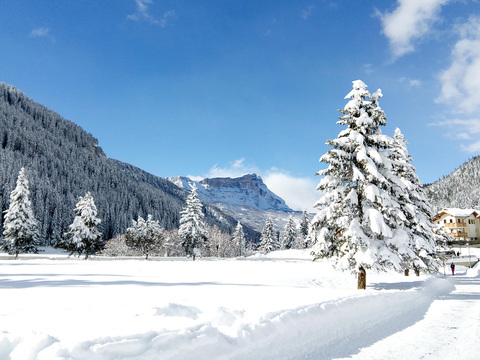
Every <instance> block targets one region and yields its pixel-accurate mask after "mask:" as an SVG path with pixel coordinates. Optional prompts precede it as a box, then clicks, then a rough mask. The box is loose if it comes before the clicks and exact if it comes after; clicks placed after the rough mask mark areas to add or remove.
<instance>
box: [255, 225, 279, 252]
mask: <svg viewBox="0 0 480 360" xmlns="http://www.w3.org/2000/svg"><path fill="white" fill-rule="evenodd" d="M278 249H280V242H279V241H278V239H277V234H276V232H275V229H274V226H273V221H272V218H271V216H268V217H267V220H266V221H265V226H264V227H263V230H262V236H261V237H260V246H259V250H260V251H261V252H263V253H264V254H268V253H269V252H271V251H275V250H278Z"/></svg>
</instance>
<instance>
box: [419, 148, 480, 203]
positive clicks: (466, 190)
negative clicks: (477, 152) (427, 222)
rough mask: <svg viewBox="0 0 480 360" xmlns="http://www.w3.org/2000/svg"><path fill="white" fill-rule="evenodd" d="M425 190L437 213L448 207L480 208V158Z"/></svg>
mask: <svg viewBox="0 0 480 360" xmlns="http://www.w3.org/2000/svg"><path fill="white" fill-rule="evenodd" d="M425 189H426V194H427V196H428V198H429V199H430V202H431V203H432V206H433V208H434V210H436V211H438V210H441V209H443V208H446V207H458V208H475V209H478V208H480V156H477V157H474V158H473V159H471V160H470V161H467V162H466V163H464V164H463V165H461V166H460V167H459V168H458V169H456V170H455V171H454V172H452V173H451V174H449V175H447V176H444V177H443V178H442V179H440V180H438V181H436V182H434V183H433V184H429V185H425Z"/></svg>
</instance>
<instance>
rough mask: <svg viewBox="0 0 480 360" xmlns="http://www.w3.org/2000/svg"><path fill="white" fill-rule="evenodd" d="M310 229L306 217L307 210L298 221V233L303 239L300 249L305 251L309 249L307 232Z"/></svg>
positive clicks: (308, 220)
mask: <svg viewBox="0 0 480 360" xmlns="http://www.w3.org/2000/svg"><path fill="white" fill-rule="evenodd" d="M309 229H310V218H309V217H308V212H307V209H304V210H303V213H302V218H301V220H300V226H299V232H300V237H301V238H303V244H301V247H300V248H301V249H306V248H308V247H309V244H308V232H309Z"/></svg>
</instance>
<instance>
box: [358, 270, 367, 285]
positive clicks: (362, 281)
mask: <svg viewBox="0 0 480 360" xmlns="http://www.w3.org/2000/svg"><path fill="white" fill-rule="evenodd" d="M366 288H367V272H366V271H365V269H364V268H363V266H360V267H359V268H358V289H359V290H365V289H366Z"/></svg>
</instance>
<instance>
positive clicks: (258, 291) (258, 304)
mask: <svg viewBox="0 0 480 360" xmlns="http://www.w3.org/2000/svg"><path fill="white" fill-rule="evenodd" d="M47 257H48V256H47V255H41V256H38V255H29V256H27V255H23V256H22V257H21V259H20V260H19V261H13V260H11V258H9V257H7V256H3V255H0V269H1V275H0V304H1V306H0V359H11V360H20V359H21V360H24V359H39V360H42V359H49V360H51V359H88V360H96V359H102V360H104V359H107V360H108V359H182V360H187V359H200V360H201V359H208V360H211V359H276V360H280V359H332V358H346V357H350V356H354V358H356V359H420V358H423V359H439V358H460V357H457V356H454V354H462V357H461V359H467V360H468V359H476V358H477V357H475V356H476V355H477V354H478V352H479V351H480V345H479V343H478V341H477V339H478V335H479V325H478V324H479V320H480V313H479V312H480V307H479V306H478V301H479V298H480V297H479V287H480V276H479V269H478V268H476V269H472V270H469V271H468V272H467V271H466V269H463V270H462V269H458V272H459V274H458V276H455V277H451V276H447V277H446V278H444V277H443V272H442V273H439V274H437V275H434V276H427V275H422V276H420V277H415V276H411V277H405V276H403V275H399V274H395V273H386V274H374V273H369V274H368V275H367V276H368V277H367V281H368V288H367V290H366V291H359V290H356V289H355V287H356V280H355V278H354V276H352V275H351V274H349V273H338V272H335V271H333V269H332V267H331V265H330V264H329V263H327V262H312V261H311V258H310V256H309V255H308V252H302V251H299V250H290V251H285V252H274V253H271V254H270V255H269V256H256V257H251V258H248V259H231V260H219V259H200V260H199V261H195V262H192V261H191V260H186V259H179V258H176V259H165V258H161V259H152V261H144V260H141V259H129V260H121V259H120V260H112V259H107V258H98V257H97V258H95V259H92V260H90V261H83V260H77V259H67V258H66V257H65V255H62V254H53V255H50V256H49V257H50V259H48V258H47ZM403 344H405V346H402V345H403ZM407 346H408V348H407ZM442 354H448V355H449V356H448V357H444V356H443V355H442Z"/></svg>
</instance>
